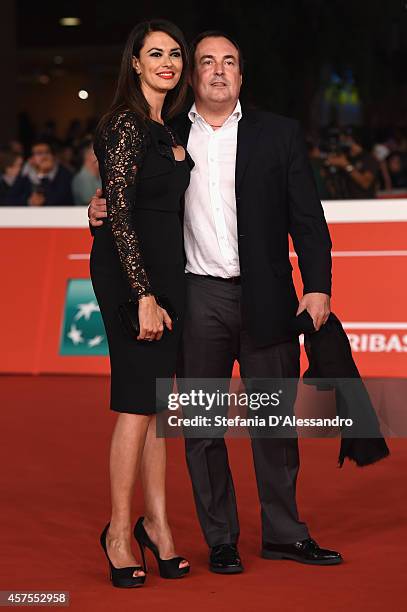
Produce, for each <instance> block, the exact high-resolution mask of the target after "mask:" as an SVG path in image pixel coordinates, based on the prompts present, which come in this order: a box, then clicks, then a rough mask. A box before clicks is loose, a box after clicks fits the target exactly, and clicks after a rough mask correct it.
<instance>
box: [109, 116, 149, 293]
mask: <svg viewBox="0 0 407 612" xmlns="http://www.w3.org/2000/svg"><path fill="white" fill-rule="evenodd" d="M105 139H106V140H105V163H104V167H105V196H106V205H107V218H108V222H109V223H110V226H111V229H112V232H113V236H114V240H115V242H116V246H117V250H118V253H119V257H120V261H121V264H122V266H123V269H124V271H125V274H126V276H127V278H128V281H129V283H130V287H131V297H132V299H134V300H138V299H140V298H141V297H142V296H143V295H148V294H151V293H152V291H151V287H150V283H149V280H148V277H147V274H146V271H145V269H144V264H143V259H142V255H141V252H140V244H139V240H138V237H137V234H136V228H135V227H134V224H133V221H132V216H131V197H130V194H129V191H130V192H132V191H134V189H132V187H133V188H134V186H135V183H136V176H137V172H138V169H139V167H140V164H141V163H142V160H143V157H144V155H145V150H146V141H145V139H146V136H145V134H144V133H143V131H142V130H141V129H140V127H139V126H138V125H137V122H136V119H135V117H134V116H133V115H131V114H130V113H128V112H127V113H121V114H119V115H118V116H117V117H115V118H114V119H113V120H112V121H111V122H110V124H109V125H108V127H107V128H106V133H105Z"/></svg>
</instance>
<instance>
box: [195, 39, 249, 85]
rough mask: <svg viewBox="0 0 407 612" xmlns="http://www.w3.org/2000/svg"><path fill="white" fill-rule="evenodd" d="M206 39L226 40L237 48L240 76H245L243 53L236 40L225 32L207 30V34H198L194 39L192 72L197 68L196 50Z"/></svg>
mask: <svg viewBox="0 0 407 612" xmlns="http://www.w3.org/2000/svg"><path fill="white" fill-rule="evenodd" d="M204 38H226V40H228V41H229V42H230V43H232V45H233V46H234V47H235V49H236V51H237V54H238V59H239V70H240V74H243V55H242V51H241V49H240V47H239V45H238V44H237V42H236V41H235V39H234V38H232V37H231V36H229V34H225V32H222V31H221V30H206V31H205V32H201V34H198V36H196V37H195V38H194V40H193V41H192V43H191V45H190V58H191V68H192V70H193V69H194V68H195V51H196V48H197V46H198V45H199V43H200V42H201V41H203V40H204Z"/></svg>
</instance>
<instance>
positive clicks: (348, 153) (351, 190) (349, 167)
mask: <svg viewBox="0 0 407 612" xmlns="http://www.w3.org/2000/svg"><path fill="white" fill-rule="evenodd" d="M339 142H340V145H341V148H340V150H338V151H337V152H335V153H332V154H330V155H328V157H327V160H326V164H327V166H330V167H331V168H335V169H336V172H337V175H338V176H339V178H340V180H337V179H338V176H336V177H335V178H336V180H335V181H331V182H329V183H328V188H329V189H330V191H331V193H332V195H331V197H334V198H339V199H350V200H352V199H355V200H357V199H371V198H375V197H376V192H377V189H378V174H379V164H378V162H377V160H376V159H375V158H374V157H373V155H372V154H371V153H368V152H367V151H365V150H364V148H363V145H362V142H361V138H360V137H359V135H358V134H357V133H356V132H355V131H354V130H353V129H350V128H348V129H346V130H343V131H342V132H341V134H340V136H339ZM331 176H334V175H333V174H332V173H331ZM338 185H340V189H339V191H340V193H337V192H338Z"/></svg>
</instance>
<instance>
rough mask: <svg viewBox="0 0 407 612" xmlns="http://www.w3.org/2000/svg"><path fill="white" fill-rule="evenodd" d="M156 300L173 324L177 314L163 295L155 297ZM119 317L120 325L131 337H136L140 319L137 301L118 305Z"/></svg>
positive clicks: (138, 331) (138, 332)
mask: <svg viewBox="0 0 407 612" xmlns="http://www.w3.org/2000/svg"><path fill="white" fill-rule="evenodd" d="M155 299H156V302H157V304H158V305H159V306H161V308H164V310H166V311H167V313H168V315H169V317H170V319H171V321H172V323H173V324H174V323H175V322H176V321H177V320H178V317H177V314H176V312H175V311H174V309H173V308H172V306H171V304H170V303H169V302H168V300H167V299H166V298H165V297H159V298H157V297H156V298H155ZM119 318H120V321H121V324H122V326H123V327H124V329H125V330H126V332H127V333H128V334H129V335H130V336H131V338H133V339H137V336H138V335H139V334H140V321H139V317H138V302H132V301H130V300H129V301H128V302H126V303H125V304H120V306H119Z"/></svg>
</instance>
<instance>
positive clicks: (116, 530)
mask: <svg viewBox="0 0 407 612" xmlns="http://www.w3.org/2000/svg"><path fill="white" fill-rule="evenodd" d="M151 418H152V417H151V416H144V415H140V414H126V413H121V414H120V415H119V416H118V418H117V421H116V426H115V429H114V432H113V436H112V442H111V447H110V486H111V498H112V516H111V519H110V527H109V531H108V532H107V538H106V544H107V552H108V555H109V557H110V560H111V562H112V563H113V565H114V566H115V567H119V568H120V567H128V566H131V565H137V562H136V559H135V557H134V555H133V552H132V550H131V541H132V522H131V505H132V498H133V495H134V485H135V481H136V478H137V476H138V474H139V471H140V463H141V457H142V454H143V449H144V446H145V441H146V435H147V431H148V426H149V422H150V421H151ZM143 574H144V572H140V571H136V572H135V573H134V575H135V576H138V575H143Z"/></svg>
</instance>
